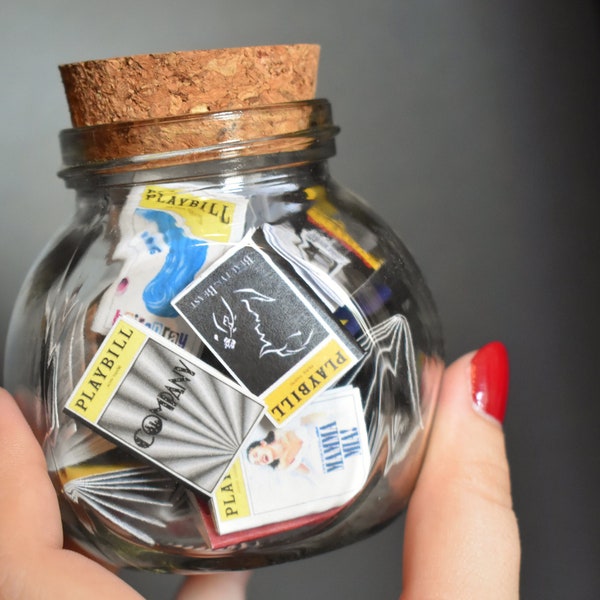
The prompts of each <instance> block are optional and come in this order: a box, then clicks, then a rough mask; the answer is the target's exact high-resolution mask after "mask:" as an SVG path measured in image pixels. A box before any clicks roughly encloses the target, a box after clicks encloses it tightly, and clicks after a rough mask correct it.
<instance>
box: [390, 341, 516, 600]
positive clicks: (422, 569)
mask: <svg viewBox="0 0 600 600" xmlns="http://www.w3.org/2000/svg"><path fill="white" fill-rule="evenodd" d="M507 391H508V360H507V356H506V350H505V349H504V346H502V345H501V344H499V343H497V342H495V343H492V344H488V345H487V346H484V347H483V348H482V349H481V350H479V351H478V352H477V353H471V354H468V355H466V356H463V357H462V358H459V359H458V360H457V361H456V362H455V363H453V364H452V365H450V367H448V368H447V369H446V372H445V374H444V378H443V381H442V388H441V392H440V398H439V404H438V409H437V414H436V418H435V420H434V425H433V428H432V433H431V438H430V441H429V447H428V450H427V454H426V457H425V463H424V465H423V468H422V471H421V474H420V475H419V479H418V481H417V485H416V488H415V490H414V492H413V494H412V497H411V500H410V502H409V507H408V512H407V515H406V527H405V540H404V565H403V588H404V591H403V593H402V596H401V600H433V599H434V598H435V599H437V600H469V599H471V598H472V599H476V600H484V599H485V600H514V599H516V598H518V597H519V567H520V554H521V553H520V543H519V532H518V527H517V520H516V517H515V514H514V512H513V510H512V499H511V492H510V479H509V470H508V462H507V460H506V453H505V448H504V434H503V432H502V427H501V422H502V420H503V418H504V411H505V408H506V397H507ZM474 408H475V410H474Z"/></svg>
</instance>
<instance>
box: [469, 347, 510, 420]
mask: <svg viewBox="0 0 600 600" xmlns="http://www.w3.org/2000/svg"><path fill="white" fill-rule="evenodd" d="M471 390H472V393H473V403H474V404H475V406H476V407H477V408H478V409H480V410H483V411H484V412H485V413H487V414H488V415H490V416H491V417H493V418H494V419H496V420H497V421H499V422H500V423H502V422H503V421H504V414H505V413H506V401H507V398H508V353H507V352H506V347H505V346H504V344H502V343H501V342H491V343H489V344H486V345H485V346H483V348H481V349H480V350H479V351H478V352H477V353H476V354H475V356H474V357H473V360H472V361H471Z"/></svg>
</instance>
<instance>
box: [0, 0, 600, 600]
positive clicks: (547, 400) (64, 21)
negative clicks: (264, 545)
mask: <svg viewBox="0 0 600 600" xmlns="http://www.w3.org/2000/svg"><path fill="white" fill-rule="evenodd" d="M599 17H600V16H599V13H598V10H597V5H596V4H593V3H592V2H591V1H590V2H585V1H573V2H552V1H551V0H550V1H548V0H545V1H542V0H529V1H524V0H502V1H498V2H481V1H477V0H471V1H468V0H458V1H456V2H444V1H441V0H437V1H435V0H431V1H427V0H369V2H363V3H350V2H344V1H343V0H334V1H329V2H328V1H327V0H320V1H317V0H303V1H302V2H299V1H298V0H245V1H244V2H234V1H232V0H219V1H218V2H216V1H215V2H203V1H202V0H195V1H192V0H170V1H169V2H159V1H157V0H149V1H146V2H142V1H134V0H118V1H116V0H104V2H81V0H78V1H73V0H55V1H53V2H52V1H48V0H39V1H36V0H20V1H15V0H13V1H11V0H8V2H7V1H6V0H5V2H3V3H2V6H1V7H0V73H1V74H2V82H3V93H2V96H1V99H0V106H1V112H0V118H1V120H2V125H1V127H2V130H1V131H2V135H1V136H0V148H1V152H2V160H1V162H0V168H1V182H2V195H1V200H0V203H1V204H0V206H1V207H2V218H1V219H0V240H2V257H1V259H0V261H1V262H0V265H1V267H0V268H1V276H2V279H1V282H2V284H1V286H0V336H1V338H2V339H3V338H4V336H5V333H6V327H7V322H8V319H9V313H10V308H11V305H12V303H13V301H14V298H15V295H16V293H17V289H18V287H19V285H20V284H21V282H22V280H23V278H24V276H25V273H26V270H27V268H28V265H29V264H30V263H31V262H32V260H33V259H34V257H35V256H36V255H37V254H38V252H39V251H40V250H41V248H42V247H43V245H44V243H45V241H46V240H47V239H48V238H49V236H50V235H51V234H52V232H54V231H55V230H56V229H57V228H58V227H60V226H61V225H62V224H63V223H64V222H65V221H66V220H67V219H68V218H69V215H70V214H71V211H72V209H73V205H72V195H71V193H70V192H68V191H65V190H64V188H63V185H62V182H61V181H60V180H58V179H57V178H56V177H55V172H56V170H57V169H58V167H59V164H60V157H59V154H58V143H57V134H58V131H59V130H60V129H61V128H64V127H67V126H68V124H69V119H68V114H67V108H66V102H65V100H64V98H63V94H62V89H61V84H60V80H59V76H58V71H57V68H56V67H57V65H58V64H59V63H63V62H72V61H79V60H84V59H91V58H106V57H110V56H118V55H125V54H133V53H144V52H162V51H170V50H184V49H193V48H210V47H225V46H240V45H256V44H270V43H292V42H317V43H320V44H321V45H322V61H321V70H320V82H319V90H318V91H319V95H320V96H324V97H327V98H329V99H330V100H331V102H332V103H333V107H334V115H335V117H336V121H337V123H338V124H339V125H340V126H341V127H342V133H341V135H340V136H339V143H338V156H337V157H336V158H335V159H334V160H333V161H332V170H333V173H334V175H336V177H337V178H338V179H339V180H341V181H342V182H343V183H345V184H346V185H347V186H348V187H350V188H351V189H353V190H355V191H356V192H358V193H359V194H361V195H362V196H364V197H366V198H367V199H368V200H369V201H370V203H371V204H372V205H374V206H375V207H376V208H377V209H378V210H379V212H380V213H381V214H382V215H383V216H385V218H386V219H387V220H388V221H389V222H390V223H391V224H392V225H393V226H394V227H395V229H396V230H397V231H398V233H399V234H400V235H401V237H403V239H404V240H405V242H406V243H407V244H408V246H409V247H410V248H411V249H412V251H413V253H414V255H415V256H416V258H417V260H418V262H419V263H420V264H421V266H422V268H423V270H424V272H425V274H426V276H427V279H428V281H429V284H430V286H431V288H432V290H433V292H434V294H435V296H436V298H437V302H438V305H439V309H440V312H441V315H442V319H443V321H444V325H445V331H446V337H447V349H448V356H449V358H454V357H456V356H457V355H458V354H459V353H462V352H463V351H466V350H469V349H471V348H474V347H476V346H479V345H481V344H483V343H485V342H486V341H488V340H490V339H493V338H500V339H502V340H504V341H505V343H506V344H507V346H508V349H509V352H510V354H511V358H512V390H511V399H510V404H509V410H508V415H507V421H506V432H507V437H508V451H509V454H510V459H511V461H512V467H513V482H514V495H515V505H516V510H517V514H518V516H519V520H520V523H521V530H522V538H523V547H524V560H523V578H522V579H523V598H542V599H544V600H548V599H551V598H557V599H561V600H562V599H564V598H592V597H597V590H598V589H600V570H599V569H598V564H599V559H600V547H599V540H600V535H599V533H600V532H599V530H598V516H597V512H596V510H597V507H598V504H599V502H598V491H599V485H598V456H599V454H600V453H599V450H600V448H599V444H598V437H599V436H598V425H597V424H598V417H599V416H600V411H599V408H598V394H597V391H596V386H595V385H594V384H595V377H596V374H597V371H598V367H599V366H600V361H599V360H598V359H599V358H600V357H599V352H598V344H597V342H596V337H597V335H598V332H600V328H599V325H600V323H599V317H598V314H599V311H598V307H597V302H596V291H597V283H598V282H597V277H596V274H597V261H598V258H600V257H599V256H598V242H597V239H598V233H597V229H598V225H597V223H598V217H599V213H600V211H599V210H598V198H599V192H600V178H599V175H598V165H599V164H600V161H599V160H598V159H599V158H600V156H599V154H600V151H599V149H600V146H599V144H600V142H599V140H600V135H599V134H600V117H599V113H598V108H599V100H600V68H599V67H600V18H599ZM401 539H402V520H401V519H400V520H399V521H398V522H397V523H396V524H394V525H393V526H391V527H390V528H388V529H387V530H385V531H384V532H382V533H380V534H379V535H377V536H375V537H374V538H372V539H370V540H368V541H365V542H361V543H359V544H356V545H354V546H352V547H350V548H347V549H344V550H341V551H338V552H334V553H332V554H329V555H327V556H324V557H320V558H316V559H311V560H308V561H304V562H299V563H295V564H291V565H286V566H281V567H275V568H270V569H265V570H261V571H260V572H258V573H256V574H255V576H254V578H253V580H252V584H251V591H250V598H270V597H279V596H280V595H284V593H285V597H286V598H287V600H294V599H296V598H302V599H303V600H304V599H305V598H306V597H307V596H309V597H311V598H312V599H313V600H318V599H321V598H323V599H325V598H327V599H331V598H347V599H348V600H350V599H361V600H362V599H364V598H369V597H372V598H394V597H396V596H397V595H398V593H399V590H400V565H401V552H402V542H401ZM126 577H127V578H128V579H129V580H130V581H133V582H134V583H135V585H136V586H137V587H138V589H139V590H141V591H142V593H143V594H145V595H146V597H148V598H151V599H152V598H165V597H168V595H169V593H168V591H167V590H170V589H173V587H174V586H175V585H176V584H177V583H178V579H177V578H176V577H173V576H157V575H152V576H150V575H145V574H143V575H138V574H127V575H126ZM284 590H285V592H284Z"/></svg>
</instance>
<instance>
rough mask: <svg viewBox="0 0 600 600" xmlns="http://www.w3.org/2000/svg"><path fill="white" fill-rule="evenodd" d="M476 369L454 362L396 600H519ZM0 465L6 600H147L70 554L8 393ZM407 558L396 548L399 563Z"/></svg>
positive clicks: (498, 455) (229, 580)
mask: <svg viewBox="0 0 600 600" xmlns="http://www.w3.org/2000/svg"><path fill="white" fill-rule="evenodd" d="M471 358H472V355H466V356H463V357H462V358H460V359H458V360H457V361H456V362H455V363H453V364H452V365H451V366H450V367H448V369H447V370H446V372H445V375H444V380H443V383H442V389H441V396H440V403H439V408H438V413H437V415H436V419H435V422H434V427H433V431H432V436H431V441H430V444H429V448H428V452H427V456H426V460H425V464H424V466H423V469H422V471H421V474H420V476H419V480H418V483H417V487H416V489H415V491H414V494H413V496H412V498H411V501H410V504H409V509H408V512H407V515H406V527H405V531H406V533H405V539H404V545H403V549H402V554H403V557H404V558H403V565H402V569H403V573H402V580H403V592H402V595H401V600H434V599H435V600H457V599H458V600H470V599H473V600H481V599H483V598H485V599H486V600H514V599H516V598H518V596H519V565H520V544H519V533H518V528H517V521H516V518H515V514H514V512H513V510H512V500H511V492H510V479H509V469H508V464H507V460H506V453H505V448H504V435H503V432H502V427H501V426H500V424H499V423H497V422H495V421H494V420H492V419H490V418H486V417H485V416H482V415H481V414H479V413H478V412H476V411H475V410H474V409H473V406H472V401H471V398H470V380H469V367H470V360H471ZM0 457H2V460H1V461H0V481H1V482H2V485H0V599H2V600H16V599H27V600H44V599H49V598H61V599H63V600H70V599H74V600H75V599H77V600H79V599H81V598H86V599H88V600H95V599H98V600H105V599H106V598H118V599H119V600H133V599H140V598H141V596H140V595H139V594H138V593H137V592H136V591H134V590H133V589H132V588H130V587H129V586H128V585H127V584H125V583H124V582H123V581H121V580H120V579H119V578H118V577H117V575H115V574H114V573H113V572H111V571H110V570H108V569H106V568H105V567H103V566H101V565H99V564H98V563H96V562H94V561H92V560H91V559H89V558H86V557H85V556H83V555H82V554H79V553H77V552H74V551H72V550H68V549H64V547H63V544H64V540H63V534H62V528H61V522H60V516H59V511H58V504H57V500H56V496H55V492H54V488H53V487H52V484H51V483H50V480H49V478H48V476H47V474H46V467H45V462H44V457H43V455H42V452H41V450H40V447H39V446H38V444H37V442H36V440H35V437H34V435H33V434H32V432H31V430H30V429H29V427H28V425H27V423H26V422H25V420H24V418H23V417H22V415H21V413H20V411H19V409H18V408H17V405H16V403H15V402H14V400H13V399H12V398H11V397H10V395H9V394H8V393H7V392H5V391H4V390H0ZM400 552H401V544H400V541H399V542H398V556H399V557H400ZM398 561H399V562H400V558H399V559H398ZM398 568H399V569H400V564H399V565H398ZM247 579H248V574H247V573H228V574H217V575H196V576H192V577H188V578H187V580H186V582H185V584H184V586H183V587H182V589H181V590H180V592H179V594H178V596H177V599H178V600H192V599H198V600H217V599H218V600H222V599H227V600H239V599H242V598H244V597H245V589H246V584H247Z"/></svg>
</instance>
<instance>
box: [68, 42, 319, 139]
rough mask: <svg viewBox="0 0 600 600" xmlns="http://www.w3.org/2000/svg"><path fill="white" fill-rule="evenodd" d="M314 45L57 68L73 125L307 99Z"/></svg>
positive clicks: (187, 53)
mask: <svg viewBox="0 0 600 600" xmlns="http://www.w3.org/2000/svg"><path fill="white" fill-rule="evenodd" d="M318 61H319V46H317V45H313V44H297V45H286V46H255V47H247V48H226V49H217V50H195V51H185V52H170V53H166V54H144V55H137V56H128V57H121V58H110V59H105V60H93V61H86V62H79V63H73V64H67V65H61V66H60V67H59V69H60V73H61V76H62V80H63V84H64V87H65V92H66V96H67V101H68V104H69V110H70V113H71V120H72V124H73V126H74V127H87V126H93V125H104V124H109V123H122V122H132V121H141V120H147V119H155V118H163V117H176V116H182V115H191V114H199V113H210V112H216V111H226V110H234V109H241V108H249V107H259V106H267V105H270V104H277V103H283V102H294V101H300V100H309V99H311V98H313V97H314V94H315V89H316V83H317V69H318Z"/></svg>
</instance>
